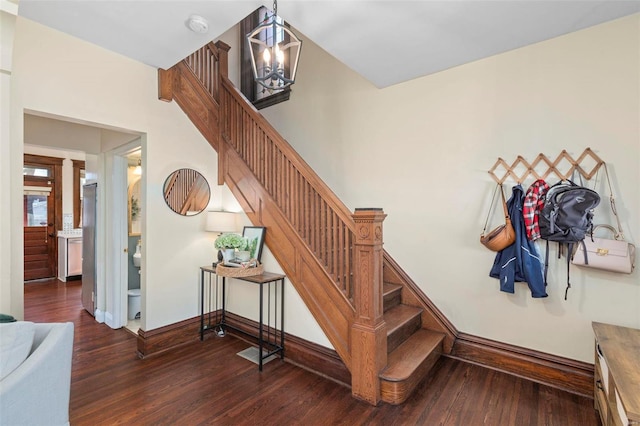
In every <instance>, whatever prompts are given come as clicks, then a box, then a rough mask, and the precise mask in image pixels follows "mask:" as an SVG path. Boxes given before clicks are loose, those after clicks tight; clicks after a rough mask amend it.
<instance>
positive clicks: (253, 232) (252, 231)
mask: <svg viewBox="0 0 640 426" xmlns="http://www.w3.org/2000/svg"><path fill="white" fill-rule="evenodd" d="M266 231H267V228H265V227H264V226H245V227H244V228H243V229H242V236H243V237H245V238H247V239H248V240H249V252H250V258H251V259H256V260H257V261H258V262H261V258H262V247H263V246H264V234H265V232H266Z"/></svg>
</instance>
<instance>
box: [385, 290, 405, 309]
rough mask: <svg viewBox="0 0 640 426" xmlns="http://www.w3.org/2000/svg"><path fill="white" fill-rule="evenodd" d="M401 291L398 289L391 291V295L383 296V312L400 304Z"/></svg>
mask: <svg viewBox="0 0 640 426" xmlns="http://www.w3.org/2000/svg"><path fill="white" fill-rule="evenodd" d="M400 294H401V291H400V289H398V290H395V291H393V292H392V293H389V294H385V295H384V299H383V306H384V312H387V311H388V310H389V309H391V308H393V307H395V306H398V305H399V304H400V302H401V298H400Z"/></svg>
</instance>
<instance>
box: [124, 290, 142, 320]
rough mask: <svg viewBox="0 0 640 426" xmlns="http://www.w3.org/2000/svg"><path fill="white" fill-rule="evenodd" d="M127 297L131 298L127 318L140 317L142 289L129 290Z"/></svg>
mask: <svg viewBox="0 0 640 426" xmlns="http://www.w3.org/2000/svg"><path fill="white" fill-rule="evenodd" d="M127 297H128V298H129V304H128V305H129V306H128V309H127V318H128V319H130V320H132V319H140V289H139V288H134V289H131V290H129V291H127Z"/></svg>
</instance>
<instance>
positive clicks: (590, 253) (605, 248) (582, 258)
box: [571, 163, 636, 274]
mask: <svg viewBox="0 0 640 426" xmlns="http://www.w3.org/2000/svg"><path fill="white" fill-rule="evenodd" d="M604 171H605V173H606V176H607V183H608V184H609V200H610V201H611V211H612V212H613V215H614V216H615V217H616V222H617V223H618V229H617V230H616V228H614V227H613V226H610V225H596V226H594V227H593V229H592V230H591V235H587V236H586V237H585V239H584V241H582V242H580V243H579V244H577V246H578V249H577V250H576V252H575V253H574V255H573V258H572V260H571V262H572V263H573V264H574V265H578V266H584V267H587V268H594V269H602V270H605V271H611V272H620V273H623V274H630V273H631V272H633V268H635V263H636V246H634V245H633V244H631V243H630V242H628V241H625V240H624V235H623V233H622V225H620V218H619V217H618V212H617V211H616V203H615V200H614V197H613V191H612V189H611V181H610V180H609V170H607V164H606V163H605V164H604ZM599 228H601V229H608V230H609V231H611V233H612V234H613V239H607V238H599V237H594V236H593V235H594V234H595V231H596V230H597V229H599Z"/></svg>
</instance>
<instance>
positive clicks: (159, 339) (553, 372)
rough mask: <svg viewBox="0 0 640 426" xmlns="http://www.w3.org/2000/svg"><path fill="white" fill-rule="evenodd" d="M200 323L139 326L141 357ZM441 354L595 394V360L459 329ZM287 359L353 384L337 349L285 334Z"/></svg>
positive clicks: (196, 336) (246, 327) (241, 322)
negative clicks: (446, 349)
mask: <svg viewBox="0 0 640 426" xmlns="http://www.w3.org/2000/svg"><path fill="white" fill-rule="evenodd" d="M226 320H227V322H228V323H229V325H232V326H233V327H235V328H238V329H239V330H242V331H243V332H245V333H249V334H255V333H257V330H258V323H257V322H255V321H252V320H249V319H247V318H243V317H241V316H239V315H236V314H233V313H231V312H227V313H226ZM199 327H200V317H195V318H191V319H188V320H185V321H181V322H179V323H176V324H171V325H168V326H165V327H161V328H158V329H155V330H150V331H143V330H139V331H138V336H137V338H138V357H140V358H147V357H149V356H153V355H157V354H160V353H162V352H165V351H168V350H171V349H174V348H176V347H179V346H182V345H185V344H189V343H196V342H199V340H200V331H199ZM228 334H229V335H230V336H234V337H237V338H240V339H242V340H245V341H246V342H248V343H250V344H255V343H256V342H255V339H251V338H250V337H247V336H246V335H245V334H243V333H241V332H238V331H235V330H233V329H229V330H228ZM211 338H215V336H214V335H213V334H212V333H207V334H205V339H211ZM442 356H446V357H449V358H453V359H458V360H460V361H463V362H469V363H472V364H476V365H480V366H483V367H486V368H491V369H493V370H497V371H501V372H504V373H507V374H511V375H513V376H517V377H521V378H523V379H526V380H531V381H533V382H536V383H540V384H543V385H546V386H551V387H554V388H557V389H561V390H563V391H566V392H569V393H573V394H577V395H580V396H584V397H587V398H593V374H594V367H593V364H589V363H585V362H581V361H576V360H572V359H569V358H564V357H560V356H556V355H551V354H547V353H544V352H539V351H535V350H532V349H527V348H522V347H519V346H514V345H509V344H507V343H502V342H497V341H494V340H490V339H485V338H482V337H477V336H472V335H470V334H465V333H459V334H458V336H457V339H456V341H455V344H454V346H453V350H452V351H451V353H450V354H443V355H442ZM285 361H287V362H290V363H291V364H294V365H296V366H298V367H301V368H304V369H305V370H309V371H311V372H314V373H316V374H318V375H320V376H322V377H325V378H327V379H329V380H333V381H335V382H337V383H340V384H342V385H344V386H346V387H350V386H351V373H350V372H349V370H348V369H347V367H346V365H345V364H344V362H342V360H341V359H340V357H339V356H338V354H337V353H336V351H335V350H333V349H330V348H326V347H324V346H321V345H318V344H316V343H313V342H309V341H307V340H304V339H302V338H300V337H297V336H293V335H290V334H287V333H285Z"/></svg>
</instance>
